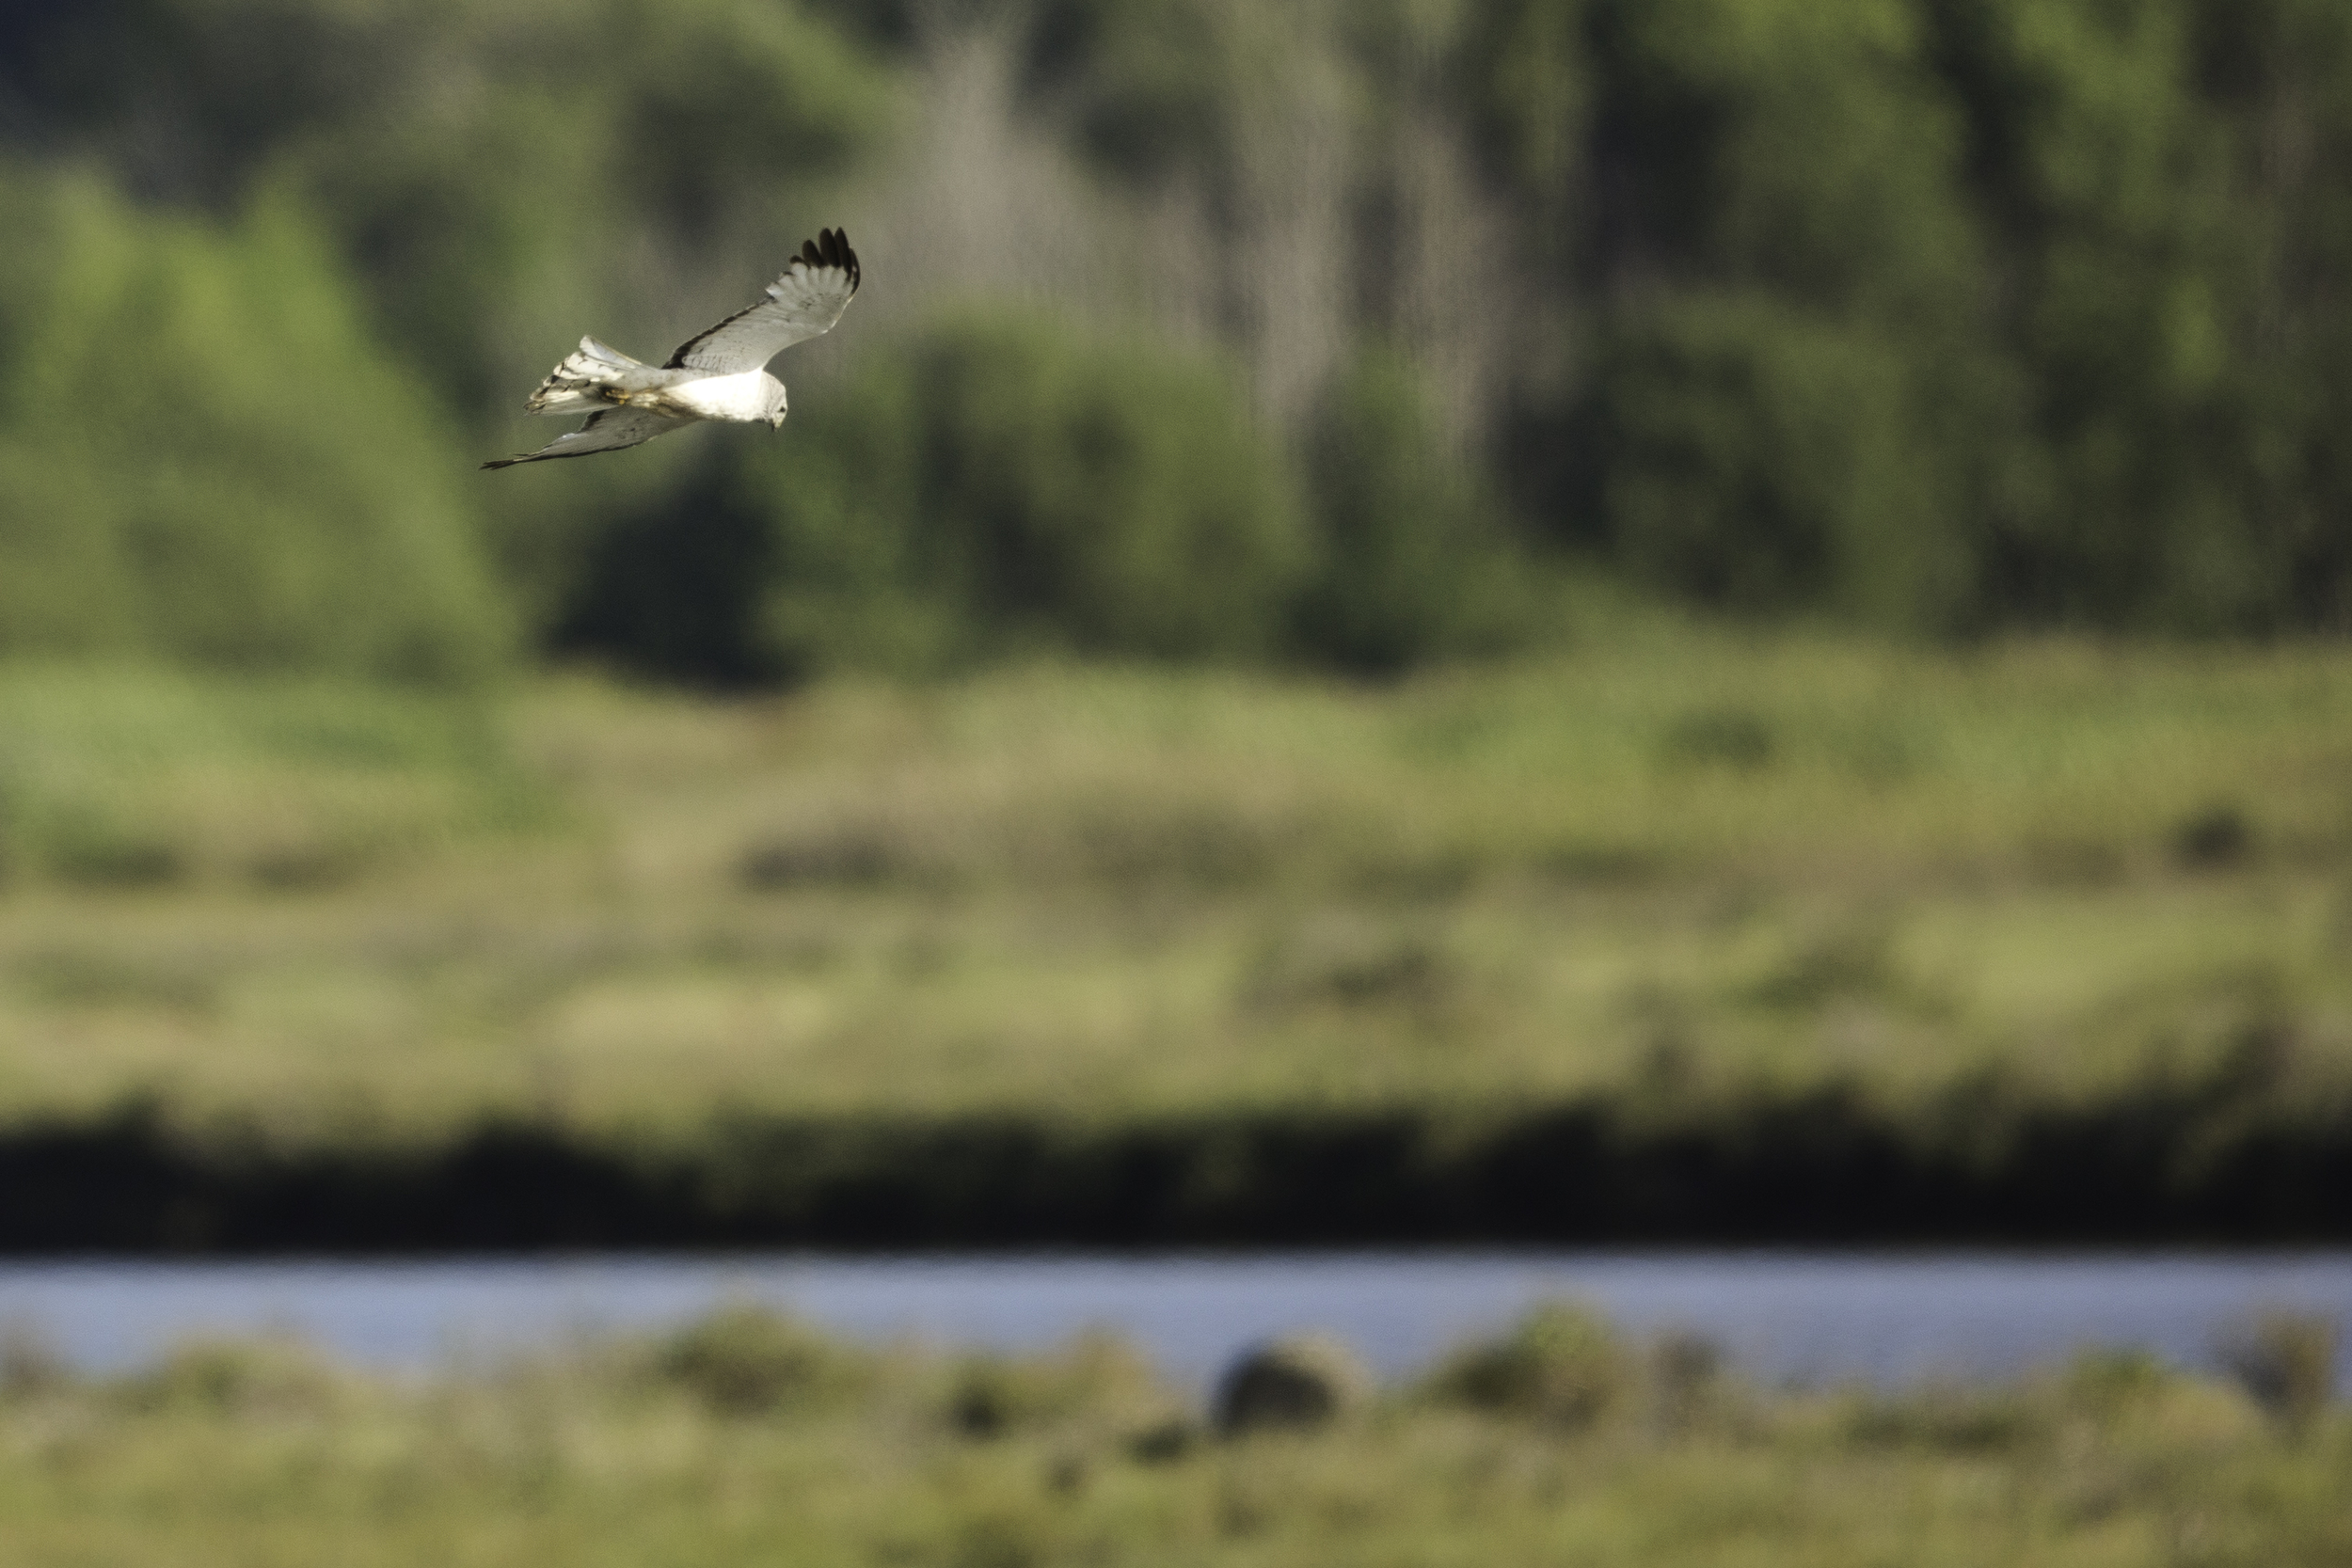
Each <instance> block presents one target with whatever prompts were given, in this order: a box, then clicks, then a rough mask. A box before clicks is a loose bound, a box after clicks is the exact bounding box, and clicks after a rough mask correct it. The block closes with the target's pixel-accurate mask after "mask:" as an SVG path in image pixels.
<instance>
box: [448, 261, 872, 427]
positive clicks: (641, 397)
mask: <svg viewBox="0 0 2352 1568" xmlns="http://www.w3.org/2000/svg"><path fill="white" fill-rule="evenodd" d="M857 285H858V266H857V252H856V251H854V250H851V249H850V236H849V235H848V234H847V233H845V232H843V231H842V230H837V229H827V230H821V231H819V232H818V236H817V238H815V239H813V240H810V241H809V242H807V243H806V244H805V245H802V246H801V253H800V254H799V255H798V256H795V257H794V258H792V262H791V264H790V265H789V266H787V268H785V271H784V276H783V277H779V278H777V279H776V280H775V281H774V282H773V283H771V284H769V285H768V293H767V297H766V298H764V299H762V300H760V301H759V302H758V303H757V304H755V305H752V306H749V307H746V308H745V309H741V310H738V311H737V312H736V313H735V314H734V315H732V316H729V317H728V318H727V319H726V320H724V321H723V322H721V323H720V324H719V325H716V326H714V327H712V328H710V330H708V331H707V332H700V333H697V334H695V335H694V336H693V337H691V338H689V339H687V340H686V341H684V342H682V343H680V344H679V345H678V347H677V352H676V353H675V354H673V355H671V356H670V359H669V362H668V363H667V364H664V365H659V366H656V365H648V364H646V363H645V362H644V360H642V359H632V358H630V357H629V356H628V355H626V354H623V353H621V352H620V351H619V350H618V349H612V348H607V347H605V345H604V344H602V343H600V342H598V341H596V340H595V339H594V338H582V339H581V340H580V350H579V352H578V353H576V354H573V355H572V356H569V357H568V358H566V359H565V360H564V362H563V363H562V364H560V365H558V366H556V367H555V369H554V371H553V372H550V373H549V374H548V378H547V380H545V381H543V382H541V383H540V384H539V389H538V390H537V391H535V392H533V393H532V394H531V400H530V401H529V402H528V403H526V404H523V411H524V412H525V413H530V414H555V415H564V414H586V415H587V416H588V422H587V423H586V424H584V425H581V426H580V428H579V429H578V430H575V431H573V432H572V433H571V434H570V435H568V436H557V437H556V438H555V439H554V440H552V441H550V442H548V444H547V445H546V446H544V447H541V448H540V449H539V450H538V451H533V452H525V453H524V454H522V455H521V456H519V457H500V458H493V459H492V460H491V461H489V462H487V463H485V464H484V465H482V466H483V467H485V468H505V467H513V466H514V465H515V464H517V463H536V462H539V461H540V460H541V459H543V458H549V457H585V456H587V455H588V454H589V453H590V452H592V451H617V450H619V449H620V448H622V447H633V446H635V445H637V444H638V443H639V442H641V441H650V440H652V439H653V438H654V437H655V436H666V435H668V434H669V433H670V432H671V431H673V430H676V429H679V428H681V427H683V426H685V425H690V424H692V423H693V422H694V421H695V420H733V421H735V422H736V423H738V424H753V423H765V424H766V425H768V426H769V427H770V428H771V429H773V428H775V427H776V426H779V425H781V424H783V423H784V383H783V382H781V381H778V380H777V379H776V378H775V377H774V376H772V375H770V374H769V373H768V372H767V368H766V367H767V364H768V361H769V360H771V359H772V358H774V357H775V356H776V355H777V354H778V353H780V352H781V351H783V350H785V349H787V348H790V347H791V346H792V345H793V344H794V343H797V342H803V341H806V340H808V339H810V338H814V337H816V336H817V335H818V334H819V333H822V332H830V331H832V330H833V324H834V323H835V322H837V321H839V320H840V319H841V312H842V311H844V310H846V309H849V308H850V297H851V296H852V295H854V294H855V293H857Z"/></svg>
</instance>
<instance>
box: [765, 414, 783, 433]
mask: <svg viewBox="0 0 2352 1568" xmlns="http://www.w3.org/2000/svg"><path fill="white" fill-rule="evenodd" d="M768 428H769V429H770V430H782V429H783V428H784V416H783V415H781V414H779V415H777V416H776V417H775V418H774V419H772V420H769V421H768Z"/></svg>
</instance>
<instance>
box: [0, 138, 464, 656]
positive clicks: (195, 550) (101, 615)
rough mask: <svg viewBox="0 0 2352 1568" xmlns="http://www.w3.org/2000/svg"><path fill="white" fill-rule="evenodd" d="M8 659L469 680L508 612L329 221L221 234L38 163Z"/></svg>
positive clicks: (2, 642) (418, 396)
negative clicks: (336, 251)
mask: <svg viewBox="0 0 2352 1568" xmlns="http://www.w3.org/2000/svg"><path fill="white" fill-rule="evenodd" d="M0 209H5V210H6V211H7V213H8V215H9V217H10V220H11V222H12V225H13V226H14V227H15V228H16V229H17V230H18V233H19V238H18V240H17V241H16V242H15V243H17V244H19V245H24V247H26V249H27V250H28V251H29V252H30V254H31V257H32V258H34V260H31V261H26V260H24V259H23V258H20V259H19V261H18V266H19V268H20V269H21V271H22V272H24V273H27V274H29V275H30V277H29V279H28V286H27V287H26V288H25V289H24V292H22V293H12V294H11V296H10V297H8V298H7V299H6V300H0V316H6V317H8V318H9V319H8V322H7V323H6V325H5V326H0V334H5V336H6V338H7V340H8V342H9V343H10V345H11V347H12V348H13V349H14V351H15V352H14V355H13V357H12V363H11V373H10V375H9V377H8V383H7V386H6V388H5V389H0V513H5V515H6V516H7V519H8V524H7V526H6V527H5V528H0V653H10V654H20V653H26V652H38V653H43V654H77V655H80V654H93V653H104V654H144V655H151V656H157V657H166V658H173V659H185V660H191V661H195V662H198V663H203V664H211V665H215V666H227V667H236V668H244V669H279V670H309V671H318V672H330V671H331V672H335V673H348V674H367V675H374V676H392V677H398V678H402V679H409V680H422V681H434V682H450V681H463V680H469V679H473V678H476V677H479V676H482V675H484V674H485V673H488V672H490V671H491V670H493V669H495V668H496V667H497V666H498V665H499V664H500V663H501V660H502V659H503V657H505V654H506V650H507V646H508V641H509V637H508V628H507V621H506V616H505V614H504V611H503V610H502V608H501V605H500V603H499V600H498V598H497V596H496V594H495V593H494V591H493V589H492V586H491V583H490V580H489V576H488V573H487V571H486V569H485V563H484V561H483V558H482V555H481V552H480V550H479V548H478V547H477V544H476V539H475V520H474V518H473V516H472V515H471V511H470V505H469V501H468V500H467V499H466V498H465V495H464V493H463V492H462V491H461V490H459V489H458V485H459V483H461V475H462V473H463V469H464V464H463V460H462V459H461V458H460V457H458V455H457V453H456V451H454V449H453V446H452V444H451V442H450V440H449V438H448V434H447V432H445V431H444V430H443V429H442V428H441V426H440V424H439V422H438V419H437V415H436V413H435V411H434V409H433V405H432V402H431V399H430V397H429V396H428V395H427V394H426V393H425V392H424V391H423V390H422V389H421V388H419V387H418V386H416V385H415V384H414V383H412V382H410V381H409V380H408V379H407V378H406V377H405V376H404V375H403V374H401V373H400V372H397V371H395V370H394V369H393V368H392V367H391V366H390V365H389V364H387V363H386V362H385V360H384V359H383V358H382V356H380V355H378V354H377V352H376V351H375V350H374V348H373V346H372V345H371V344H370V343H369V341H368V340H367V336H366V334H365V332H364V331H363V329H362V328H361V325H360V324H359V321H358V311H357V309H356V308H355V306H354V304H353V302H352V300H351V298H350V296H349V294H348V293H347V292H346V290H345V285H344V282H343V280H342V277H341V276H340V274H339V273H338V271H337V269H336V266H335V264H334V262H333V261H332V260H331V259H330V258H329V257H328V255H327V254H326V250H325V248H324V246H323V245H322V244H321V243H320V241H319V240H318V238H317V236H316V234H315V232H314V231H313V229H312V227H311V225H310V220H309V219H308V217H307V216H306V215H305V214H303V212H302V211H301V210H300V209H299V208H298V207H297V206H295V205H294V203H292V202H291V201H290V200H287V199H284V198H275V197H273V198H266V199H263V200H262V201H261V202H259V203H258V204H257V205H256V206H255V207H254V208H253V209H252V211H251V212H250V213H249V214H247V215H246V216H245V217H244V218H243V219H242V220H240V221H239V222H237V223H235V224H233V225H230V226H227V227H215V226H211V225H206V224H200V223H197V222H192V221H188V220H184V219H173V218H165V217H159V216H154V215H150V214H140V213H136V212H134V211H133V210H131V209H130V208H128V207H127V206H125V205H124V204H123V203H122V202H121V201H120V200H119V199H118V198H115V197H114V196H113V195H111V194H110V193H108V192H107V191H106V190H104V189H103V187H101V186H99V185H98V184H96V183H93V182H88V181H85V180H80V179H73V178H62V177H60V178H50V177H41V176H33V175H25V174H18V175H15V176H12V177H8V179H7V180H6V181H5V182H0Z"/></svg>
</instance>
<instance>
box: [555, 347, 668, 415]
mask: <svg viewBox="0 0 2352 1568" xmlns="http://www.w3.org/2000/svg"><path fill="white" fill-rule="evenodd" d="M668 379H670V378H669V377H668V376H667V375H666V374H665V373H664V372H661V371H658V370H656V369H654V367H652V366H651V365H648V364H646V363H645V362H644V360H642V359H632V358H630V357H629V356H628V355H626V354H623V353H622V352H621V351H620V350H619V349H616V348H608V347H607V346H605V345H604V344H603V343H600V342H598V341H596V340H595V339H594V338H582V339H581V340H580V347H579V348H577V349H575V350H574V351H572V352H571V353H570V354H568V355H566V356H564V362H563V363H562V364H560V365H558V366H556V367H555V369H554V370H553V371H550V372H548V378H547V379H546V380H545V381H543V382H541V383H539V389H538V390H537V391H535V392H533V393H532V394H531V397H530V400H529V401H528V402H526V403H525V404H523V411H524V412H525V413H529V414H555V415H562V414H585V413H589V412H591V411H593V410H595V409H598V408H609V407H611V406H612V404H614V403H615V402H616V401H618V400H617V399H616V398H614V397H613V396H612V391H614V390H617V391H620V392H623V393H628V392H642V391H644V390H646V389H648V388H653V387H658V386H660V385H661V384H662V383H663V382H664V381H666V380H668Z"/></svg>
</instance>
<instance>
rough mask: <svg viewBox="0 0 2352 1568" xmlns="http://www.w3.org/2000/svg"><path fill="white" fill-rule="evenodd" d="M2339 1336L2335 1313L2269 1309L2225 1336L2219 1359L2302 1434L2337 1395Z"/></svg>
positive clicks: (2273, 1414)
mask: <svg viewBox="0 0 2352 1568" xmlns="http://www.w3.org/2000/svg"><path fill="white" fill-rule="evenodd" d="M2339 1338H2340V1336H2339V1333H2338V1330H2337V1327H2336V1323H2335V1320H2333V1319H2332V1318H2326V1317H2321V1316H2318V1315H2316V1314H2313V1313H2307V1312H2283V1311H2274V1312H2265V1313H2263V1314H2261V1315H2260V1316H2258V1317H2257V1318H2255V1319H2254V1320H2253V1321H2252V1322H2251V1323H2245V1324H2241V1325H2240V1326H2239V1327H2238V1328H2236V1329H2235V1330H2233V1332H2231V1333H2230V1334H2229V1335H2228V1336H2227V1337H2226V1338H2224V1339H2223V1340H2222V1342H2221V1345H2220V1353H2221V1361H2222V1365H2223V1366H2225V1367H2226V1368H2228V1369H2229V1371H2230V1375H2231V1376H2232V1377H2233V1378H2235V1379H2236V1380H2237V1382H2238V1385H2239V1386H2241V1387H2243V1388H2244V1389H2245V1390H2246V1392H2247V1393H2248V1395H2249V1396H2250V1397H2251V1398H2252V1399H2253V1401H2254V1402H2255V1403H2256V1404H2258V1405H2260V1406H2262V1409H2263V1412H2264V1414H2265V1415H2267V1416H2268V1417H2270V1418H2271V1419H2273V1420H2275V1421H2277V1422H2278V1423H2279V1425H2280V1427H2281V1428H2282V1429H2284V1430H2285V1431H2286V1432H2288V1433H2291V1434H2293V1435H2295V1436H2296V1437H2301V1436H2304V1435H2306V1434H2308V1433H2310V1432H2311V1430H2312V1426H2313V1425H2314V1423H2316V1422H2317V1420H2318V1419H2319V1416H2320V1413H2321V1411H2323V1410H2324V1409H2326V1408H2327V1406H2328V1402H2330V1401H2331V1400H2333V1399H2334V1398H2335V1393H2336V1352H2337V1342H2338V1339H2339Z"/></svg>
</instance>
